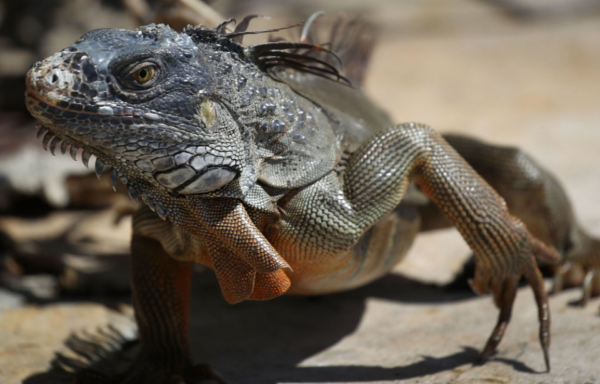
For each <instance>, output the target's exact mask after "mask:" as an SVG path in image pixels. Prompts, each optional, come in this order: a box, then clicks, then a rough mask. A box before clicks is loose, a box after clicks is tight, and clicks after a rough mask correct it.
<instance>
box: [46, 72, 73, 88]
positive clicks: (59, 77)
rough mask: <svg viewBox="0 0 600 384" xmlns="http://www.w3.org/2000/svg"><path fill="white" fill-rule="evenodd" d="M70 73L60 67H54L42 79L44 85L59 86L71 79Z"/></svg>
mask: <svg viewBox="0 0 600 384" xmlns="http://www.w3.org/2000/svg"><path fill="white" fill-rule="evenodd" d="M71 78H72V75H71V74H70V73H69V72H67V71H63V70H62V69H60V68H54V69H53V70H51V71H50V73H48V74H47V75H46V76H45V77H44V78H43V79H44V80H43V82H44V83H45V85H46V87H49V88H60V87H62V86H64V85H65V84H68V83H69V82H70V81H71Z"/></svg>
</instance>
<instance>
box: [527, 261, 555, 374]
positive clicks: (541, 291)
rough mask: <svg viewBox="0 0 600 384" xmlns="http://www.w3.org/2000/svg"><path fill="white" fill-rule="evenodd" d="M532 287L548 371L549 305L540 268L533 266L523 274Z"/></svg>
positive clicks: (547, 370) (548, 370)
mask: <svg viewBox="0 0 600 384" xmlns="http://www.w3.org/2000/svg"><path fill="white" fill-rule="evenodd" d="M525 277H526V278H527V281H529V284H530V285H531V288H532V289H533V294H534V296H535V301H536V303H537V307H538V318H539V321H540V344H541V346H542V351H543V352H544V362H545V363H546V372H550V352H549V350H550V306H549V305H548V294H547V293H546V289H545V287H544V279H543V277H542V274H541V273H540V270H539V269H538V268H537V266H535V267H534V268H533V270H532V271H531V272H530V273H528V274H527V275H525Z"/></svg>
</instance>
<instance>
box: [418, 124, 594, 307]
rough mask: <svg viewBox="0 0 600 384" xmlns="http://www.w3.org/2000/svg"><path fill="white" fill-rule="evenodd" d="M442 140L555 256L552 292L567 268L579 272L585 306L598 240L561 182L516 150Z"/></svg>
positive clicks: (456, 139) (469, 140)
mask: <svg viewBox="0 0 600 384" xmlns="http://www.w3.org/2000/svg"><path fill="white" fill-rule="evenodd" d="M443 137H444V139H445V140H446V141H448V143H449V144H450V145H451V146H452V148H454V149H455V150H456V151H457V152H458V153H459V154H460V155H461V156H462V157H463V158H464V159H465V160H466V161H467V162H468V163H469V165H471V166H472V167H473V169H475V171H476V172H477V173H478V174H479V175H480V176H481V177H483V178H484V179H485V181H487V182H488V183H489V184H490V185H491V186H492V187H493V188H494V189H495V190H496V191H497V192H498V193H499V194H500V195H501V196H502V197H503V198H504V200H505V201H506V203H507V205H508V209H509V211H510V212H511V214H513V215H515V216H517V217H518V218H519V219H521V220H522V221H523V222H524V223H525V225H526V226H527V229H528V230H529V232H531V233H532V234H533V235H534V236H535V237H537V238H538V239H540V240H542V241H544V243H546V244H548V245H551V246H553V247H554V248H555V249H556V250H557V251H558V252H559V254H560V256H561V260H560V264H559V265H557V266H556V269H555V277H554V286H553V289H552V291H553V293H556V292H558V291H560V290H561V289H562V285H563V283H562V281H563V275H564V274H566V273H567V271H568V270H569V268H570V267H571V265H577V266H578V267H580V268H582V269H583V272H584V273H583V275H584V277H583V278H582V279H581V280H580V282H579V284H581V285H582V288H583V297H582V299H581V300H579V301H578V304H581V305H585V303H587V301H588V300H589V298H590V296H591V295H592V281H593V278H594V275H595V273H596V271H597V270H598V269H599V268H600V240H598V239H596V238H593V237H592V236H590V235H589V234H588V233H587V231H586V230H585V229H584V228H583V227H582V226H581V225H580V224H579V223H578V221H577V218H576V217H575V212H574V210H573V207H572V205H571V202H570V200H569V198H568V196H567V194H566V192H565V190H564V188H563V187H562V186H561V184H560V182H559V181H558V180H557V179H556V178H555V177H554V175H552V174H551V173H550V172H548V171H547V170H546V169H544V168H543V167H541V166H540V165H539V164H538V163H537V162H536V161H535V160H534V159H532V158H531V157H530V156H529V155H528V154H526V153H525V152H524V151H522V150H520V149H518V148H514V147H504V146H497V145H490V144H487V143H484V142H481V141H479V140H476V139H473V138H470V137H466V136H461V135H444V136H443ZM425 216H426V217H425V220H423V222H424V225H425V226H431V223H428V220H427V216H429V217H430V218H431V215H425ZM433 221H434V223H433V224H435V221H436V220H433Z"/></svg>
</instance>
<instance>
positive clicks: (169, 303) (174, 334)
mask: <svg viewBox="0 0 600 384" xmlns="http://www.w3.org/2000/svg"><path fill="white" fill-rule="evenodd" d="M178 234H179V232H177V231H176V230H174V229H173V226H172V224H170V223H167V222H164V221H162V220H160V219H159V218H158V217H157V216H156V215H155V214H153V213H152V212H150V210H149V209H147V208H145V207H144V208H142V209H141V210H140V211H138V213H136V215H135V218H134V234H133V237H132V240H131V263H132V265H131V271H132V272H131V274H132V276H131V280H132V281H131V282H132V290H133V305H134V309H135V318H136V322H137V325H138V333H139V338H140V354H139V355H138V357H137V359H136V361H135V362H134V364H133V365H132V367H130V368H129V369H127V371H126V372H125V373H123V374H120V375H117V376H114V377H103V378H98V375H97V374H94V375H91V376H88V374H87V373H86V372H83V373H82V374H81V375H80V377H78V380H77V382H78V383H89V384H92V383H93V384H100V383H115V384H116V383H119V384H137V383H149V384H154V383H156V384H163V383H181V384H185V383H196V382H198V381H200V380H206V379H212V380H215V381H213V382H218V383H224V381H223V380H222V378H221V377H220V376H219V375H218V374H217V373H216V372H215V371H213V370H212V368H211V367H210V366H209V365H206V364H197V365H194V364H193V363H192V353H191V348H190V343H189V335H188V328H189V327H188V323H189V305H190V303H189V298H190V281H191V277H192V262H191V261H179V260H176V259H175V258H173V256H179V255H178V253H179V252H178V249H177V248H182V245H183V246H187V247H188V249H186V250H185V252H187V253H192V254H193V253H194V252H195V251H197V250H195V249H194V246H193V245H190V244H186V240H189V237H188V236H185V235H183V236H185V237H186V238H184V239H182V238H177V236H178ZM161 243H162V244H161ZM165 244H166V245H167V247H168V248H169V252H167V251H166V250H165V247H164V246H163V245H165ZM196 248H197V247H196ZM181 251H184V250H183V249H181ZM169 253H171V255H170V254H169ZM187 256H188V257H189V255H187ZM192 256H194V255H192Z"/></svg>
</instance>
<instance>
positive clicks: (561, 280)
mask: <svg viewBox="0 0 600 384" xmlns="http://www.w3.org/2000/svg"><path fill="white" fill-rule="evenodd" d="M568 274H569V275H568ZM565 279H567V282H566V283H565ZM573 280H574V281H573ZM599 282H600V274H598V273H597V268H593V267H592V268H589V269H587V270H586V268H583V267H582V266H580V265H577V264H574V265H572V264H571V263H570V262H566V263H564V264H562V265H560V266H559V267H558V268H557V269H556V273H555V275H554V284H553V286H552V290H551V293H552V294H553V295H554V294H557V293H559V292H560V291H562V290H563V289H565V288H568V287H573V286H580V287H581V289H582V296H581V298H580V299H577V300H574V301H571V302H569V305H571V306H575V307H585V306H586V305H587V304H588V302H589V301H590V299H591V298H593V297H597V296H599V295H600V284H599Z"/></svg>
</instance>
